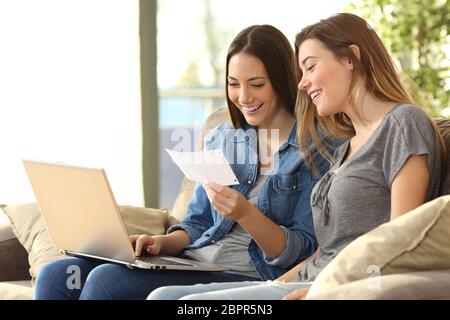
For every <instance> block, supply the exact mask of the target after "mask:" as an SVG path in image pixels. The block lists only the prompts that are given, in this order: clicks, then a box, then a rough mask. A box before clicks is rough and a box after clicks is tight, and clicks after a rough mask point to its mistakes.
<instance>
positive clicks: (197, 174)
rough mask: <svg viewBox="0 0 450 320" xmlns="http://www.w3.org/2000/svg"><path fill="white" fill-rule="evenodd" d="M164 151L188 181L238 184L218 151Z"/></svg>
mask: <svg viewBox="0 0 450 320" xmlns="http://www.w3.org/2000/svg"><path fill="white" fill-rule="evenodd" d="M166 151H167V153H169V155H170V157H171V158H172V160H173V162H175V164H176V165H177V166H178V167H179V168H180V170H181V171H183V173H184V175H185V176H186V178H188V179H189V180H193V181H198V182H201V183H205V182H207V181H211V182H215V183H217V184H220V185H222V186H231V185H236V184H239V181H238V179H237V178H236V176H235V175H234V172H233V170H232V169H231V167H230V165H229V164H228V161H227V159H226V158H225V156H224V154H223V152H222V150H220V149H217V150H206V151H200V152H179V151H174V150H169V149H166Z"/></svg>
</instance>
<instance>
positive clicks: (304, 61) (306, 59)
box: [302, 56, 318, 65]
mask: <svg viewBox="0 0 450 320" xmlns="http://www.w3.org/2000/svg"><path fill="white" fill-rule="evenodd" d="M314 58H318V57H316V56H307V57H306V58H305V59H303V61H302V65H305V63H306V61H308V60H309V59H314Z"/></svg>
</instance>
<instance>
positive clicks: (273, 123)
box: [258, 107, 295, 142]
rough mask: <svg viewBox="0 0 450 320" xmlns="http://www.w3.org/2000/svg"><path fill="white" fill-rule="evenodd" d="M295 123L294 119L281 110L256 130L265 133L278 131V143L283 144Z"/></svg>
mask: <svg viewBox="0 0 450 320" xmlns="http://www.w3.org/2000/svg"><path fill="white" fill-rule="evenodd" d="M294 123H295V118H294V116H292V115H291V114H290V113H289V112H287V110H286V109H284V108H281V107H280V109H279V110H278V112H277V113H276V114H275V115H274V116H273V117H272V118H271V119H270V120H269V121H266V122H264V123H261V124H260V125H258V130H261V129H264V130H266V131H267V132H272V131H273V130H278V133H279V134H278V135H279V138H280V142H283V141H285V140H286V139H287V137H288V136H289V133H290V132H291V129H292V126H293V125H294Z"/></svg>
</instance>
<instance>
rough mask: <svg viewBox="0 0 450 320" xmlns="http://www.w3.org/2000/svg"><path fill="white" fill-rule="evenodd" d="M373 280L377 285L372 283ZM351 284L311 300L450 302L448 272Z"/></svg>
mask: <svg viewBox="0 0 450 320" xmlns="http://www.w3.org/2000/svg"><path fill="white" fill-rule="evenodd" d="M372 280H376V281H372ZM372 280H371V281H372V282H369V281H368V280H367V279H363V280H359V281H353V282H350V283H346V284H343V285H341V286H337V287H334V288H331V289H330V290H327V291H325V292H321V293H320V294H318V295H314V296H310V297H309V299H314V300H436V299H450V269H448V270H434V271H420V272H411V273H400V274H388V275H384V276H381V277H379V278H378V279H372Z"/></svg>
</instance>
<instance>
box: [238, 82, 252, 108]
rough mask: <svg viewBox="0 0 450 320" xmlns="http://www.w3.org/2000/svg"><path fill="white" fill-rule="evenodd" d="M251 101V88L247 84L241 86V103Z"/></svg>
mask: <svg viewBox="0 0 450 320" xmlns="http://www.w3.org/2000/svg"><path fill="white" fill-rule="evenodd" d="M250 102H251V95H250V92H249V90H248V89H247V88H246V87H245V86H241V89H240V90H239V103H240V104H241V105H245V104H248V103H250Z"/></svg>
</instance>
